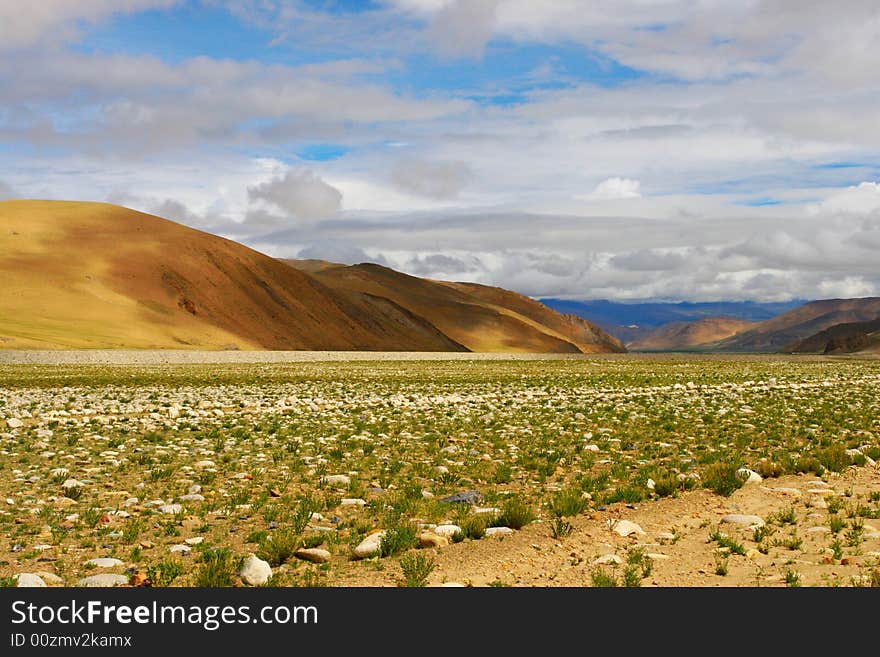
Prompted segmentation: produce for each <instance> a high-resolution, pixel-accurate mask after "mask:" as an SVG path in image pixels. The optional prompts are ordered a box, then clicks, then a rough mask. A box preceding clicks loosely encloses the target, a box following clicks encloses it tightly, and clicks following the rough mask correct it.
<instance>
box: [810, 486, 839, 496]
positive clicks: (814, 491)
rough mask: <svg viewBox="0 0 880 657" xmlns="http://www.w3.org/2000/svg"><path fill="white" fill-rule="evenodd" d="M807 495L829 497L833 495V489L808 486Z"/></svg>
mask: <svg viewBox="0 0 880 657" xmlns="http://www.w3.org/2000/svg"><path fill="white" fill-rule="evenodd" d="M807 494H808V495H817V496H819V497H830V496H832V495H834V489H832V488H808V489H807Z"/></svg>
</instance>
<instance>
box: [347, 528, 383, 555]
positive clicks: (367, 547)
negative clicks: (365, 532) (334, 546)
mask: <svg viewBox="0 0 880 657" xmlns="http://www.w3.org/2000/svg"><path fill="white" fill-rule="evenodd" d="M383 536H385V530H384V529H383V530H382V531H379V532H376V533H375V534H370V535H369V536H367V537H366V538H365V539H364V540H362V541H361V542H360V543H359V544H358V546H357V547H356V548H355V549H354V556H355V557H356V558H358V559H366V558H367V557H372V556H375V555H377V554H379V551H380V550H381V549H382V537H383Z"/></svg>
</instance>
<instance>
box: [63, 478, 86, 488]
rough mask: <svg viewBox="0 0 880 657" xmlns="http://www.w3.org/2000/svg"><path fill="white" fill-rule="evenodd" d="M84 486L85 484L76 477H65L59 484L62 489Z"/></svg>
mask: <svg viewBox="0 0 880 657" xmlns="http://www.w3.org/2000/svg"><path fill="white" fill-rule="evenodd" d="M83 486H85V484H84V483H83V482H81V481H78V480H76V479H65V481H64V483H63V484H61V488H63V489H64V490H70V489H71V488H81V487H83Z"/></svg>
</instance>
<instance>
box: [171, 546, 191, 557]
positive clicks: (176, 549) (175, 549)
mask: <svg viewBox="0 0 880 657" xmlns="http://www.w3.org/2000/svg"><path fill="white" fill-rule="evenodd" d="M168 551H169V552H170V553H171V554H178V553H179V554H182V555H183V556H187V555H188V554H189V553H190V552H192V548H191V547H190V546H189V545H184V544H183V543H178V544H177V545H172V546H171V547H170V548H169V549H168Z"/></svg>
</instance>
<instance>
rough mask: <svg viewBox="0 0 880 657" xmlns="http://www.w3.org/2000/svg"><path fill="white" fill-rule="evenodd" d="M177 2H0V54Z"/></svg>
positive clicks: (59, 38) (42, 0)
mask: <svg viewBox="0 0 880 657" xmlns="http://www.w3.org/2000/svg"><path fill="white" fill-rule="evenodd" d="M177 2H178V0H39V1H38V2H19V1H18V0H3V2H0V50H4V49H9V50H11V49H16V48H24V47H28V46H31V45H34V44H36V43H39V42H42V41H44V40H45V41H46V42H48V43H58V42H59V41H63V40H67V39H72V38H74V37H75V36H76V34H77V32H76V24H77V23H78V22H80V21H87V22H90V23H97V22H99V21H102V20H104V19H107V18H109V17H110V16H112V15H113V14H124V13H132V12H136V11H141V10H144V9H153V8H157V7H170V6H172V5H174V4H176V3H177Z"/></svg>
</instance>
